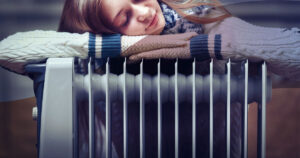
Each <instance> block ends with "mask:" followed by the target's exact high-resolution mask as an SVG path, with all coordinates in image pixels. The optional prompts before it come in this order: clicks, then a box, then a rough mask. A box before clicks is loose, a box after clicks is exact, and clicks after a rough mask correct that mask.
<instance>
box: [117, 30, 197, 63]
mask: <svg viewBox="0 0 300 158" xmlns="http://www.w3.org/2000/svg"><path fill="white" fill-rule="evenodd" d="M196 35H197V33H195V32H189V33H184V34H170V35H149V36H145V38H143V39H141V40H139V41H137V42H135V43H133V44H132V45H131V46H130V47H129V48H128V49H126V51H123V50H122V53H121V56H123V57H129V60H133V61H136V60H140V59H142V58H145V59H155V58H168V59H171V58H189V57H190V52H189V41H190V39H191V38H192V37H194V36H196ZM122 38H130V36H123V37H122ZM123 41H125V40H123V39H122V45H124V42H123ZM126 41H128V40H126Z"/></svg>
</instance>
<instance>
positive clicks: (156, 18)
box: [147, 13, 158, 29]
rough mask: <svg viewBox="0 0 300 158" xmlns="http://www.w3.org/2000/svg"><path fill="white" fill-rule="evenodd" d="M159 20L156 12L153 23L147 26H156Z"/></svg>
mask: <svg viewBox="0 0 300 158" xmlns="http://www.w3.org/2000/svg"><path fill="white" fill-rule="evenodd" d="M157 22H158V17H157V14H156V13H155V14H154V17H153V19H152V21H151V23H150V24H149V26H148V27H147V29H149V28H151V27H152V26H155V25H156V24H157Z"/></svg>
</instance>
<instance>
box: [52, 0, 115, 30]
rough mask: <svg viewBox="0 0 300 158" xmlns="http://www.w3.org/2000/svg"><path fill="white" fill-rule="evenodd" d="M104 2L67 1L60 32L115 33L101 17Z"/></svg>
mask: <svg viewBox="0 0 300 158" xmlns="http://www.w3.org/2000/svg"><path fill="white" fill-rule="evenodd" d="M101 2H102V0H66V1H65V4H64V8H63V12H62V15H61V18H60V23H59V27H58V31H60V32H71V33H83V32H93V33H113V31H112V30H111V29H109V26H108V24H107V23H106V22H105V20H104V19H103V17H102V16H101V14H102V13H101Z"/></svg>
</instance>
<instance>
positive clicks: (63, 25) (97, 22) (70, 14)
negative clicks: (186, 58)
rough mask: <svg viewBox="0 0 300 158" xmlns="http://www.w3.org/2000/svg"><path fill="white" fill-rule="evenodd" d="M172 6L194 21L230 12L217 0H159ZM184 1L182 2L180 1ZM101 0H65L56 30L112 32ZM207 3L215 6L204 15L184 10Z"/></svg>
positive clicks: (206, 20) (223, 15)
mask: <svg viewBox="0 0 300 158" xmlns="http://www.w3.org/2000/svg"><path fill="white" fill-rule="evenodd" d="M160 1H162V2H164V3H166V4H167V5H168V6H170V7H171V8H173V9H174V10H176V11H177V12H178V14H180V15H181V16H182V17H184V18H186V19H187V20H189V21H191V22H194V23H201V24H206V23H212V22H215V21H219V20H223V19H225V18H226V17H229V16H231V14H230V13H229V12H228V11H227V10H226V9H225V8H224V7H223V6H222V5H221V3H220V2H219V1H218V0H209V2H199V1H203V0H160ZM182 1H184V2H182ZM101 2H102V0H66V1H65V4H64V8H63V12H62V15H61V19H60V24H59V28H58V31H60V32H72V33H75V32H76V33H83V32H93V33H99V34H101V33H114V31H113V30H112V29H110V27H109V26H108V25H109V24H107V23H106V22H105V20H104V18H103V17H101V14H102V13H101ZM201 5H207V6H213V7H214V8H215V10H214V12H213V13H212V14H209V15H207V16H205V17H199V16H195V15H188V14H187V13H185V10H188V9H191V8H193V7H197V6H201Z"/></svg>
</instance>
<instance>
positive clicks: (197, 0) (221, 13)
mask: <svg viewBox="0 0 300 158" xmlns="http://www.w3.org/2000/svg"><path fill="white" fill-rule="evenodd" d="M161 1H162V2H164V3H166V4H167V5H168V6H170V7H171V8H172V9H174V10H176V12H177V13H178V14H179V15H181V16H182V17H183V18H186V19H187V20H189V21H191V22H193V23H198V24H208V23H213V22H216V21H220V20H223V19H225V18H227V17H230V16H232V15H231V13H230V12H229V11H228V10H227V9H225V8H224V7H223V5H222V4H221V3H220V2H219V1H218V0H161ZM200 6H210V7H212V9H211V10H210V11H209V13H208V14H201V16H199V15H197V14H196V13H195V12H196V11H195V10H197V8H198V7H200Z"/></svg>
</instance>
